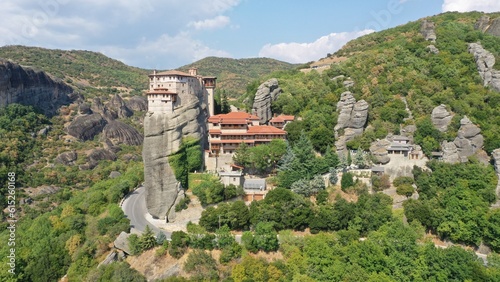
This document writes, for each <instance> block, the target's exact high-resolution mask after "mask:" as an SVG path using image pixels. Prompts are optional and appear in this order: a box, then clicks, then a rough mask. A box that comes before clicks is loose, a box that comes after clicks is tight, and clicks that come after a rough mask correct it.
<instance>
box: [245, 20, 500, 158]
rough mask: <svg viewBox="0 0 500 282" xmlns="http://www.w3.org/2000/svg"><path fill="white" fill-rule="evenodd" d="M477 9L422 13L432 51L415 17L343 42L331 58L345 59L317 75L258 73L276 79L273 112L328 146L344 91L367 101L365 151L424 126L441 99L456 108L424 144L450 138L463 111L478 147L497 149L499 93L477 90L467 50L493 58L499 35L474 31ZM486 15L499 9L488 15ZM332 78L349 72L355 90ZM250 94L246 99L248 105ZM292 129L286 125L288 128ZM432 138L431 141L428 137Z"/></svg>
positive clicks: (479, 86)
mask: <svg viewBox="0 0 500 282" xmlns="http://www.w3.org/2000/svg"><path fill="white" fill-rule="evenodd" d="M481 15H482V13H478V12H471V13H465V14H460V13H445V14H440V15H437V16H433V17H429V18H428V19H429V20H431V21H433V22H434V23H435V25H436V30H435V31H436V35H437V40H436V43H435V46H436V47H437V48H438V49H439V51H440V52H439V54H433V53H431V52H429V50H428V49H427V48H426V47H427V46H428V45H429V44H431V43H430V42H427V41H425V40H424V37H423V36H422V35H421V33H420V27H421V21H415V22H410V23H408V24H405V25H401V26H398V27H395V28H391V29H388V30H384V31H381V32H377V33H373V34H369V35H366V36H363V37H361V38H358V39H356V40H353V41H351V42H349V43H347V44H346V45H345V46H344V47H343V48H342V49H341V50H339V51H337V52H336V53H335V54H333V56H346V57H348V59H347V60H346V61H344V62H341V63H337V64H333V65H332V67H331V69H329V70H327V71H324V72H323V73H322V74H318V73H317V72H315V71H313V72H310V73H308V74H304V73H301V72H299V71H296V70H293V71H289V72H279V73H275V74H272V75H270V76H266V77H263V78H261V79H260V80H259V81H263V80H265V79H266V78H268V77H272V76H274V77H276V78H278V80H279V82H280V86H281V88H283V89H284V94H283V95H281V96H280V97H279V98H278V100H277V101H276V102H275V103H274V104H273V108H274V110H275V111H276V112H282V113H286V114H295V115H300V116H301V117H303V121H302V122H297V123H296V124H295V125H294V127H293V130H294V131H298V132H300V130H302V129H304V130H305V131H306V132H307V133H308V134H309V137H310V138H311V139H312V141H313V143H317V146H316V149H320V148H325V147H326V145H331V146H333V142H334V139H333V138H334V137H333V130H332V128H333V127H334V126H335V124H336V120H337V113H336V103H337V101H338V100H339V98H340V94H341V93H342V92H344V91H347V90H349V91H351V92H352V93H353V94H354V96H355V98H356V99H357V100H359V99H365V100H366V101H367V102H368V103H369V105H370V109H369V120H368V123H369V124H370V125H371V129H369V130H367V131H365V134H364V135H363V136H362V137H361V138H358V140H357V142H356V144H353V145H352V146H351V147H352V148H353V149H354V148H357V147H358V146H359V144H360V142H361V144H364V148H365V149H367V145H368V146H369V143H370V142H371V141H374V140H375V139H376V138H382V137H384V136H385V135H386V134H387V133H388V132H393V133H396V134H398V133H399V130H400V126H405V125H408V124H412V123H415V124H416V125H417V127H418V125H419V124H422V123H425V122H426V121H427V120H428V118H429V117H430V114H431V112H432V109H433V108H434V107H436V106H438V105H440V104H445V105H447V106H448V107H449V109H450V110H451V111H452V112H453V113H455V117H456V119H455V120H454V122H453V123H452V128H451V129H450V130H449V132H448V134H447V135H439V136H431V137H430V138H428V139H427V143H428V144H426V145H429V143H432V144H431V145H432V146H431V147H433V148H432V149H436V150H437V149H439V148H438V145H436V144H437V143H438V142H440V141H442V140H445V139H447V140H452V139H453V138H455V135H456V131H457V130H458V126H459V123H458V121H459V120H460V118H461V117H463V116H464V115H467V116H468V117H469V118H470V119H471V120H472V122H473V123H475V124H478V125H479V126H480V128H481V131H482V134H483V136H484V137H485V145H484V147H485V150H486V151H487V152H488V153H490V152H491V151H492V150H493V149H496V148H499V147H500V139H499V138H498V136H500V118H499V115H498V114H497V113H498V112H500V93H497V92H495V91H493V90H490V89H489V88H485V87H483V82H482V81H481V79H480V77H479V74H478V72H477V68H476V64H475V62H474V58H473V55H471V54H469V53H468V51H467V43H469V42H478V41H479V42H481V43H482V45H483V47H484V48H485V49H487V50H489V51H490V52H491V53H493V55H494V56H496V58H497V60H496V62H497V63H496V66H497V68H500V67H498V66H499V62H500V38H498V37H494V36H491V35H488V34H485V33H482V32H481V31H477V30H474V23H475V22H476V20H477V19H478V18H479V17H480V16H481ZM490 16H491V18H495V17H498V16H499V14H490ZM339 75H344V76H345V77H350V78H352V80H353V81H354V82H355V85H354V87H352V88H350V89H347V88H345V87H344V86H343V84H342V79H340V80H332V78H334V77H337V76H339ZM252 95H253V92H252V91H250V92H249V93H247V94H246V95H244V96H243V97H241V101H243V100H245V98H246V97H249V98H250V99H247V101H248V100H249V101H248V104H249V105H250V104H251V103H252ZM403 97H404V98H406V100H407V101H408V104H409V108H410V110H411V111H412V113H413V116H414V119H413V121H406V122H403V119H404V118H405V117H406V113H405V111H404V110H405V105H404V103H403V100H402V98H403ZM290 130H292V128H291V129H290ZM431 138H432V139H431Z"/></svg>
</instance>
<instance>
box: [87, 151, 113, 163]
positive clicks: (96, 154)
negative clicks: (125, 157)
mask: <svg viewBox="0 0 500 282" xmlns="http://www.w3.org/2000/svg"><path fill="white" fill-rule="evenodd" d="M88 159H89V160H90V161H95V162H99V161H105V160H106V161H116V159H117V156H116V154H115V153H113V152H111V151H110V150H106V149H101V148H98V149H94V150H92V151H90V153H89V154H88Z"/></svg>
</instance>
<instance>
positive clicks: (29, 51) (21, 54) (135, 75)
mask: <svg viewBox="0 0 500 282" xmlns="http://www.w3.org/2000/svg"><path fill="white" fill-rule="evenodd" d="M0 58H3V59H9V60H11V61H13V62H15V63H18V64H20V65H23V66H28V67H32V68H35V69H39V70H43V71H45V72H47V73H49V74H51V75H52V76H55V77H58V78H60V79H62V80H64V81H65V82H66V83H68V84H70V85H72V86H74V87H75V88H84V87H88V86H92V87H109V88H113V87H114V88H127V89H129V90H142V89H146V88H147V82H148V80H147V76H146V75H147V74H148V73H149V71H148V70H144V69H140V68H135V67H131V66H127V65H126V64H124V63H122V62H120V61H117V60H114V59H111V58H109V57H106V56H105V55H103V54H101V53H97V52H91V51H83V50H71V51H68V50H54V49H45V48H39V47H27V46H5V47H0Z"/></svg>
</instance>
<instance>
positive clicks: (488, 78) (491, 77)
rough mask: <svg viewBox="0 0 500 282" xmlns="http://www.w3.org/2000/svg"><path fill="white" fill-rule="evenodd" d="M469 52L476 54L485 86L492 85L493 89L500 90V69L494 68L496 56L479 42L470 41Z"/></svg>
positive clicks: (477, 64)
mask: <svg viewBox="0 0 500 282" xmlns="http://www.w3.org/2000/svg"><path fill="white" fill-rule="evenodd" d="M469 53H471V54H472V55H474V59H475V61H476V66H477V70H478V72H479V76H481V79H482V80H483V84H484V86H485V87H486V86H491V88H492V89H494V90H495V91H498V92H500V71H499V70H496V69H494V68H493V66H494V65H495V56H493V54H491V53H490V52H488V51H487V50H485V49H484V48H483V46H481V44H479V43H469Z"/></svg>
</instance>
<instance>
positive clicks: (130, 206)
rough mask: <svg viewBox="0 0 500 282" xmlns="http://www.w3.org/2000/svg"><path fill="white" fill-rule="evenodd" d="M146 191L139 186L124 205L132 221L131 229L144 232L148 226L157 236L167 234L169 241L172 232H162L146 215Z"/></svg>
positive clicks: (126, 214) (128, 196) (124, 201)
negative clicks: (161, 233)
mask: <svg viewBox="0 0 500 282" xmlns="http://www.w3.org/2000/svg"><path fill="white" fill-rule="evenodd" d="M145 192H146V189H145V188H144V186H142V185H141V186H139V187H138V188H137V189H135V190H134V191H133V192H131V193H130V194H128V195H127V196H126V197H125V199H124V200H123V203H122V209H123V212H124V213H125V216H126V217H127V218H128V219H130V227H132V228H134V229H137V230H139V231H141V232H142V231H144V230H145V229H146V225H149V227H150V228H151V229H152V230H153V233H154V234H155V235H156V234H158V233H159V232H163V233H165V235H166V236H167V238H168V239H170V237H171V235H172V232H168V231H165V230H161V229H159V228H158V227H156V226H155V225H154V223H151V222H149V221H148V220H147V218H146V215H147V213H148V210H147V207H146V194H145Z"/></svg>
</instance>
